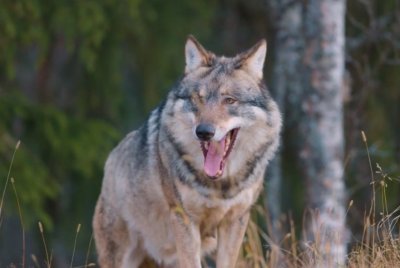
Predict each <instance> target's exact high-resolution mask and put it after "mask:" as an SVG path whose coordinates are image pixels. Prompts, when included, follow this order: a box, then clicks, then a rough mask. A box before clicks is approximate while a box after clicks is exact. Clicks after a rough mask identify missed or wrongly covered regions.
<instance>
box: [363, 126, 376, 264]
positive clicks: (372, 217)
mask: <svg viewBox="0 0 400 268" xmlns="http://www.w3.org/2000/svg"><path fill="white" fill-rule="evenodd" d="M361 137H362V140H363V142H364V145H365V149H366V150H367V156H368V163H369V169H370V172H371V185H372V200H371V207H370V210H369V215H368V217H369V218H370V220H371V227H372V233H371V235H372V237H371V240H372V241H371V246H372V256H371V257H372V258H374V256H375V224H376V222H375V221H376V219H375V213H376V189H375V176H374V171H373V168H372V163H371V156H370V153H369V147H368V141H367V136H366V135H365V132H364V131H361ZM368 235H369V234H368Z"/></svg>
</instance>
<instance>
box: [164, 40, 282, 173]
mask: <svg viewBox="0 0 400 268" xmlns="http://www.w3.org/2000/svg"><path fill="white" fill-rule="evenodd" d="M185 50H186V69H185V76H184V78H183V79H182V81H181V82H180V84H179V85H178V86H177V87H176V88H175V89H174V90H173V91H172V92H171V93H170V96H169V99H171V100H173V102H172V103H173V104H171V107H170V108H169V110H170V111H171V112H170V113H169V114H170V118H169V120H168V121H169V123H170V126H169V129H170V130H171V132H173V133H174V134H173V136H174V137H175V138H176V141H177V143H178V144H179V146H180V147H181V150H182V151H184V153H183V154H184V155H183V157H185V158H186V161H189V162H190V164H191V166H192V167H193V168H195V169H196V170H197V171H198V172H204V173H205V174H206V175H207V176H208V177H209V178H211V179H217V178H219V177H224V176H230V175H232V174H234V173H235V172H237V171H238V170H239V169H240V168H242V167H243V166H245V165H249V164H251V163H246V161H247V159H249V155H251V154H255V153H256V152H257V150H258V149H259V148H258V147H259V146H261V145H263V144H264V143H266V142H268V139H271V136H273V135H275V134H276V133H272V132H276V131H278V132H279V128H280V115H279V112H278V110H277V107H276V104H275V103H274V102H273V101H272V100H271V98H270V97H269V94H268V91H267V89H266V87H265V85H264V84H263V81H262V69H263V64H264V59H265V54H266V43H265V41H264V40H262V41H261V42H259V43H258V44H257V45H255V46H254V47H253V48H251V49H250V50H249V51H247V52H244V53H242V54H239V55H237V56H236V57H234V58H225V57H216V56H215V55H214V54H212V53H211V52H208V51H206V50H205V49H204V48H203V47H202V46H201V45H200V44H199V43H198V42H197V41H196V40H195V39H193V38H189V39H188V41H187V43H186V49H185ZM230 173H232V174H230Z"/></svg>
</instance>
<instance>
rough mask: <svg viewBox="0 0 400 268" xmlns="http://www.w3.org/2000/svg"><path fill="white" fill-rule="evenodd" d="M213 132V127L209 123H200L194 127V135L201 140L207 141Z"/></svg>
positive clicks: (212, 135)
mask: <svg viewBox="0 0 400 268" xmlns="http://www.w3.org/2000/svg"><path fill="white" fill-rule="evenodd" d="M214 134H215V127H214V126H213V125H210V124H200V125H198V126H197V127H196V135H197V137H198V138H199V139H200V140H202V141H209V140H211V138H212V137H214Z"/></svg>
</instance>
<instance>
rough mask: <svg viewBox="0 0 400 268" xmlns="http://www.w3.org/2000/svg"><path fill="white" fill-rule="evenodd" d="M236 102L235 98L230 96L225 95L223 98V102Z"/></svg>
mask: <svg viewBox="0 0 400 268" xmlns="http://www.w3.org/2000/svg"><path fill="white" fill-rule="evenodd" d="M235 102H236V100H235V99H234V98H231V97H227V98H225V99H224V100H223V103H224V104H234V103H235Z"/></svg>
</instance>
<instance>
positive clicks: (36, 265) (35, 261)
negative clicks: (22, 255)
mask: <svg viewBox="0 0 400 268" xmlns="http://www.w3.org/2000/svg"><path fill="white" fill-rule="evenodd" d="M31 259H32V261H33V264H34V265H35V267H37V268H40V265H39V262H38V260H37V258H36V256H35V255H34V254H31Z"/></svg>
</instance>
